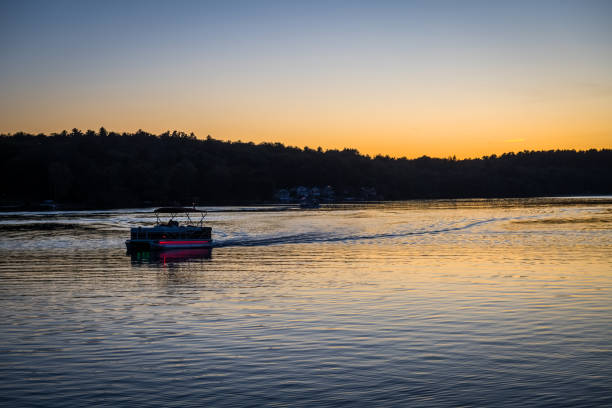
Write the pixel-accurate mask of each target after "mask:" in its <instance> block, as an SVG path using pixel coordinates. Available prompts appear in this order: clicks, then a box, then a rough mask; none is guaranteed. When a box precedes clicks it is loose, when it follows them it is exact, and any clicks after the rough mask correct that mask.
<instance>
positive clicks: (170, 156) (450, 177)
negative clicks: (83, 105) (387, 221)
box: [0, 128, 612, 208]
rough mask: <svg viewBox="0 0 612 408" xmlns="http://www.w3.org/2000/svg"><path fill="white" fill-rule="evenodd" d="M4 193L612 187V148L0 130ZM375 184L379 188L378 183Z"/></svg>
mask: <svg viewBox="0 0 612 408" xmlns="http://www.w3.org/2000/svg"><path fill="white" fill-rule="evenodd" d="M0 167H1V172H0V174H1V176H0V177H1V179H2V184H1V185H2V190H1V191H0V201H1V202H2V203H3V204H4V206H5V207H6V205H7V204H8V203H19V204H21V205H26V206H27V205H29V204H31V203H39V202H41V201H44V200H55V201H56V202H59V203H62V204H65V205H66V206H67V207H91V208H108V207H119V206H142V205H156V204H160V205H189V206H191V205H192V203H193V202H196V203H197V204H226V203H247V202H249V203H254V202H271V201H274V200H275V198H274V194H275V192H276V191H277V190H278V189H283V188H291V187H294V186H300V185H303V186H328V185H329V186H332V187H333V189H334V190H335V191H336V193H337V198H338V199H342V197H348V196H353V197H358V196H359V191H360V189H361V190H363V188H364V187H366V188H370V190H373V189H375V190H376V198H378V199H380V198H384V199H386V200H398V199H412V198H459V197H526V196H554V195H598V194H611V193H612V150H610V149H604V150H595V149H592V150H588V151H573V150H554V151H553V150H551V151H537V152H536V151H524V152H520V153H506V154H503V155H501V156H495V155H493V156H488V157H483V158H479V159H465V160H456V159H455V158H447V159H435V158H430V157H427V156H423V157H420V158H418V159H412V160H408V159H406V158H391V157H389V156H376V157H374V158H372V157H369V156H365V155H361V154H359V152H358V151H357V150H353V149H344V150H341V151H340V150H327V151H323V150H322V149H321V148H318V149H316V150H313V149H310V148H307V147H306V148H304V149H300V148H297V147H291V146H284V145H282V144H280V143H261V144H253V143H243V142H224V141H220V140H215V139H213V138H211V137H210V136H209V137H208V138H207V139H205V140H199V139H196V137H195V136H194V135H193V134H190V135H187V134H185V133H183V132H176V131H174V132H172V133H170V132H166V133H163V134H161V135H152V134H149V133H146V132H143V131H138V132H136V133H123V134H118V133H114V132H107V131H106V130H105V129H104V128H101V129H100V131H99V132H94V131H91V130H89V131H87V132H84V133H83V132H81V131H79V130H78V129H73V131H72V132H70V133H68V132H66V131H64V132H62V133H59V134H56V133H54V134H51V135H44V134H39V135H30V134H25V133H16V134H13V135H0ZM372 188H373V189H372Z"/></svg>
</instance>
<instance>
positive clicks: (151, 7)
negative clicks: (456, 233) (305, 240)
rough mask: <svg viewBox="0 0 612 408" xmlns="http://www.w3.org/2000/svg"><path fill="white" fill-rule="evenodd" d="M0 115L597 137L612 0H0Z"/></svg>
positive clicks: (396, 143) (215, 131)
mask: <svg viewBox="0 0 612 408" xmlns="http://www.w3.org/2000/svg"><path fill="white" fill-rule="evenodd" d="M0 50H1V54H0V56H1V58H0V95H1V100H0V132H2V133H6V132H16V131H20V130H23V131H27V132H56V131H60V130H62V129H71V128H73V127H77V128H80V129H98V128H99V127H100V126H104V127H106V128H107V129H109V130H116V131H135V130H137V129H139V128H142V129H144V130H147V131H150V132H154V133H158V132H162V131H165V130H167V129H170V130H172V129H177V130H183V131H186V132H191V131H193V132H195V133H196V134H197V135H198V136H199V137H206V135H209V134H210V135H212V136H213V137H215V138H217V139H222V140H243V141H254V142H261V141H272V142H277V141H278V142H282V143H285V144H289V145H294V146H300V147H303V146H309V147H311V148H316V147H317V146H321V147H323V148H324V149H327V148H344V147H353V148H357V149H358V150H359V151H360V152H362V153H367V154H371V155H375V154H379V153H381V154H389V155H391V156H396V157H399V156H407V157H418V156H422V155H429V156H435V157H447V156H451V155H456V156H457V157H475V156H482V155H485V154H487V155H488V154H493V153H497V154H498V153H502V152H507V151H519V150H524V149H529V150H531V149H537V150H539V149H556V148H575V149H585V148H604V147H605V148H611V147H612V1H609V0H605V1H588V0H585V1H578V0H576V1H536V0H534V1H525V2H521V1H508V2H505V3H502V2H501V1H499V2H498V1H461V2H459V1H435V0H432V1H397V2H394V1H370V2H362V1H296V2H290V1H278V2H268V1H244V2H240V1H214V2H204V1H164V2H155V1H130V2H128V1H108V0H107V1H101V0H100V1H86V0H81V1H41V2H32V1H16V0H15V1H3V2H2V3H1V4H0Z"/></svg>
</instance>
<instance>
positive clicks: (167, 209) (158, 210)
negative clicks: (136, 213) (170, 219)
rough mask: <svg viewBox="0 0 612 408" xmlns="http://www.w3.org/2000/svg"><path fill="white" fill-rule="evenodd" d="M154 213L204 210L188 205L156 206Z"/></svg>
mask: <svg viewBox="0 0 612 408" xmlns="http://www.w3.org/2000/svg"><path fill="white" fill-rule="evenodd" d="M153 212H154V213H158V214H180V213H205V212H206V210H200V209H197V208H195V207H194V208H189V207H160V208H156V209H155V210H154V211H153Z"/></svg>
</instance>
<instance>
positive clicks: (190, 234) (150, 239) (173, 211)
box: [125, 207, 213, 251]
mask: <svg viewBox="0 0 612 408" xmlns="http://www.w3.org/2000/svg"><path fill="white" fill-rule="evenodd" d="M154 213H155V217H156V218H157V223H156V225H155V226H154V227H136V228H131V229H130V239H128V240H127V241H125V245H126V247H127V250H128V251H132V250H164V249H183V248H211V247H212V242H213V240H212V228H211V227H205V226H204V217H206V211H204V210H199V209H196V208H184V207H161V208H158V209H156V210H155V211H154ZM193 213H198V214H200V220H199V221H197V222H193V221H192V220H191V218H190V216H189V214H193ZM166 214H167V215H168V216H169V217H170V219H169V220H168V221H167V222H163V221H162V219H161V218H160V217H163V216H164V215H166ZM178 216H185V217H187V220H188V222H187V224H186V225H179V222H178V221H177V220H176V219H175V218H177V217H178Z"/></svg>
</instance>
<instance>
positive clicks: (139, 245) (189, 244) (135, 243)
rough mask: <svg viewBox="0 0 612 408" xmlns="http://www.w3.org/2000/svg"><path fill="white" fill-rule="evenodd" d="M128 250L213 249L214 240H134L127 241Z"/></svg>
mask: <svg viewBox="0 0 612 408" xmlns="http://www.w3.org/2000/svg"><path fill="white" fill-rule="evenodd" d="M125 245H126V247H127V249H128V250H134V249H148V250H163V249H190V248H212V239H198V240H186V239H181V240H178V239H177V240H173V239H165V240H147V239H142V240H133V239H128V240H127V241H125Z"/></svg>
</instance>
